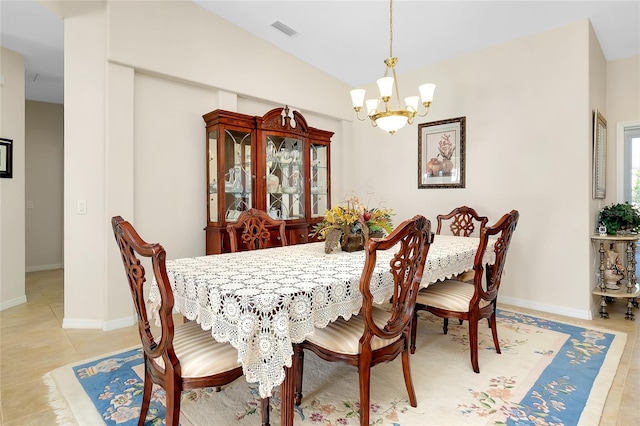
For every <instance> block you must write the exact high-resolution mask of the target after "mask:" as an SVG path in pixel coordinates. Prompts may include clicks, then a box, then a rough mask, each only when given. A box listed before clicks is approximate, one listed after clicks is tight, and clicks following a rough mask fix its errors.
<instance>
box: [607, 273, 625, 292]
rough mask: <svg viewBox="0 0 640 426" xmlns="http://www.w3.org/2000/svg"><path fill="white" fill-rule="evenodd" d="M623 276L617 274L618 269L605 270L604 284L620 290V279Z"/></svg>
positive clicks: (609, 287)
mask: <svg viewBox="0 0 640 426" xmlns="http://www.w3.org/2000/svg"><path fill="white" fill-rule="evenodd" d="M622 278H623V276H622V275H620V274H617V273H616V271H613V270H611V269H605V270H604V285H605V287H606V288H608V289H611V290H619V289H620V284H619V282H620V280H621V279H622Z"/></svg>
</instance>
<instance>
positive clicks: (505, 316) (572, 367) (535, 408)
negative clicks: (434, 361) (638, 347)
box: [72, 309, 619, 426]
mask: <svg viewBox="0 0 640 426" xmlns="http://www.w3.org/2000/svg"><path fill="white" fill-rule="evenodd" d="M496 313H497V316H498V317H499V318H500V319H501V321H506V322H508V321H510V320H513V321H517V322H518V323H519V324H527V325H532V326H535V327H538V328H542V329H548V330H552V331H556V332H560V333H565V334H567V335H569V336H570V337H569V338H568V339H567V340H566V342H565V343H564V345H563V346H562V348H561V349H560V350H559V351H558V353H557V354H556V355H555V356H554V358H553V361H552V362H551V363H550V364H549V365H548V366H547V367H546V368H545V370H544V371H543V372H542V374H541V375H540V377H539V378H538V379H537V381H536V384H535V385H534V386H532V387H531V388H530V389H529V391H528V392H527V393H526V396H525V397H524V398H523V399H522V400H521V401H520V402H519V403H518V404H514V405H512V406H510V407H507V411H506V412H504V414H505V415H506V416H507V420H506V422H505V423H502V422H499V423H496V424H506V425H515V426H520V425H536V424H539V423H540V422H541V421H543V422H546V423H549V424H555V425H574V424H577V423H578V421H579V419H580V416H581V414H582V411H583V410H584V407H585V405H586V403H587V400H588V398H589V395H590V393H591V389H592V386H593V383H594V379H595V378H596V377H597V376H598V374H599V372H600V368H601V367H602V365H603V364H604V361H605V359H606V356H607V354H608V352H609V350H610V349H611V345H612V343H613V341H614V340H615V338H616V336H617V335H618V334H619V333H618V332H615V331H608V330H602V329H599V328H597V327H585V326H580V325H572V324H568V323H565V322H561V321H556V320H552V319H545V318H541V317H538V316H535V315H533V314H526V313H521V312H517V311H513V310H509V309H498V310H497V311H496ZM142 363H143V353H142V349H141V348H135V349H131V350H127V351H125V352H122V353H116V354H114V355H111V356H105V357H102V358H97V359H95V360H93V361H90V362H86V363H83V364H79V365H75V366H73V367H72V368H73V373H74V375H75V377H76V379H77V380H78V382H79V383H80V384H81V386H82V388H83V389H84V391H85V392H86V394H87V395H88V396H89V398H90V399H91V401H92V403H93V404H94V406H95V408H96V410H97V411H98V412H99V413H101V414H102V416H103V420H104V421H105V424H107V425H124V426H129V425H132V426H133V425H136V424H137V421H138V416H139V412H140V411H139V407H140V403H141V399H142V387H143V381H142V380H141V379H140V378H139V377H138V375H137V374H136V373H135V371H134V370H133V369H132V367H135V366H137V365H140V364H142ZM125 367H128V368H125ZM104 375H107V377H106V378H105V377H104ZM105 383H107V385H106V386H108V388H106V387H105ZM584 383H588V386H585V385H584ZM581 385H582V386H581ZM163 397H164V391H162V390H160V391H157V392H155V393H154V395H152V399H151V404H150V408H149V415H148V417H147V422H146V423H145V424H146V425H152V426H156V425H161V424H162V422H163V419H164V417H165V413H166V411H165V408H164V405H163V404H162V403H161V402H160V401H161V399H162V398H163ZM114 399H117V400H118V401H119V402H118V403H117V404H116V405H117V408H115V409H114V404H113V403H112V400H114ZM558 408H562V409H560V410H559V409H558Z"/></svg>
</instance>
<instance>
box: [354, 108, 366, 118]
mask: <svg viewBox="0 0 640 426" xmlns="http://www.w3.org/2000/svg"><path fill="white" fill-rule="evenodd" d="M354 109H355V110H356V118H357V119H358V120H360V121H365V120H366V119H367V116H366V115H365V116H364V117H363V118H360V110H361V108H354Z"/></svg>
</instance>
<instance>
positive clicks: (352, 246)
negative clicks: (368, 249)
mask: <svg viewBox="0 0 640 426" xmlns="http://www.w3.org/2000/svg"><path fill="white" fill-rule="evenodd" d="M382 237H384V233H383V232H382V231H376V232H371V233H370V234H369V238H382ZM367 240H368V238H365V236H364V234H362V233H361V232H353V233H350V234H347V235H346V236H345V237H343V238H342V241H341V245H340V247H341V248H342V251H346V252H349V253H351V252H353V251H359V250H364V245H365V244H366V243H367Z"/></svg>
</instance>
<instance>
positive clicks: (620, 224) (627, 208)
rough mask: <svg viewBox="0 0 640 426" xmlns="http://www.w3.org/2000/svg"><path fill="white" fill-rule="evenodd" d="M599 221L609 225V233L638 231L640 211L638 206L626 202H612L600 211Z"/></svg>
mask: <svg viewBox="0 0 640 426" xmlns="http://www.w3.org/2000/svg"><path fill="white" fill-rule="evenodd" d="M598 222H599V223H601V224H603V225H604V226H606V227H607V234H609V235H615V234H618V233H621V232H637V228H638V227H639V226H640V213H639V212H638V209H637V207H636V206H634V205H632V204H629V203H626V202H625V203H617V204H611V205H610V206H606V207H604V208H603V209H602V210H601V211H600V215H599V218H598Z"/></svg>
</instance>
